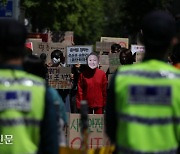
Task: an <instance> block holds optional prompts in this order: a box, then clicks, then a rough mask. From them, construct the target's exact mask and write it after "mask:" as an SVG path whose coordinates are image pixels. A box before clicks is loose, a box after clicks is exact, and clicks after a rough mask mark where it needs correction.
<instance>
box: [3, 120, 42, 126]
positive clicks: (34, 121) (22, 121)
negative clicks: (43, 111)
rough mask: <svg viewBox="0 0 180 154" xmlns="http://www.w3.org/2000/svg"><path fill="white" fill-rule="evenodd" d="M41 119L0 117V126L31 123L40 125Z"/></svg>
mask: <svg viewBox="0 0 180 154" xmlns="http://www.w3.org/2000/svg"><path fill="white" fill-rule="evenodd" d="M40 124H41V120H36V119H30V118H18V119H17V118H16V119H2V118H0V125H1V127H2V126H16V125H33V126H40Z"/></svg>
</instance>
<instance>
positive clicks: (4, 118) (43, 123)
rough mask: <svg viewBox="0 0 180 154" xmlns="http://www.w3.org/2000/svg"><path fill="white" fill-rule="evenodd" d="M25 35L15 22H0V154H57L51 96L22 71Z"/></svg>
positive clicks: (42, 81)
mask: <svg viewBox="0 0 180 154" xmlns="http://www.w3.org/2000/svg"><path fill="white" fill-rule="evenodd" d="M26 35H27V34H26V29H25V27H24V25H22V24H21V23H19V22H18V21H15V20H12V19H0V78H1V79H0V80H1V82H0V93H1V98H0V100H1V103H0V127H1V129H0V134H1V143H2V142H3V143H2V144H1V145H0V152H1V153H4V154H10V153H14V154H24V153H43V154H46V153H52V154H57V153H58V139H57V123H56V114H55V108H54V106H53V105H52V103H51V100H52V99H51V96H50V95H49V93H48V91H46V87H45V83H44V80H43V79H41V78H39V77H37V76H34V75H32V74H29V73H27V72H25V71H23V70H22V63H23V57H24V54H25V50H24V49H25V48H24V46H25V40H26ZM8 144H11V145H8Z"/></svg>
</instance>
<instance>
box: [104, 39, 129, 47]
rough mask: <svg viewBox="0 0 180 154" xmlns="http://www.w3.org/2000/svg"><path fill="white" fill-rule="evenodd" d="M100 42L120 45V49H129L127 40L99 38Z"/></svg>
mask: <svg viewBox="0 0 180 154" xmlns="http://www.w3.org/2000/svg"><path fill="white" fill-rule="evenodd" d="M101 42H113V43H118V44H120V45H121V47H125V48H128V47H129V39H128V38H115V37H101Z"/></svg>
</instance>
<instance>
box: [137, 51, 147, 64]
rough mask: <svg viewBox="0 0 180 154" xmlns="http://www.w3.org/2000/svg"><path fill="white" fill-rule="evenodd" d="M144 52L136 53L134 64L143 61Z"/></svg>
mask: <svg viewBox="0 0 180 154" xmlns="http://www.w3.org/2000/svg"><path fill="white" fill-rule="evenodd" d="M144 54H145V52H144V51H142V52H136V63H139V62H141V61H142V60H143V58H144Z"/></svg>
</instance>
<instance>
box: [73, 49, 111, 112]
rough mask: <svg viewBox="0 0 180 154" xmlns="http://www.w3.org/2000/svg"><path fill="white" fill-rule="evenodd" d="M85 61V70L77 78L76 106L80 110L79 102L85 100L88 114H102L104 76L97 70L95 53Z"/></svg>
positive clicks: (97, 59) (103, 73) (104, 98)
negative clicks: (86, 65)
mask: <svg viewBox="0 0 180 154" xmlns="http://www.w3.org/2000/svg"><path fill="white" fill-rule="evenodd" d="M87 61H88V67H87V69H86V70H84V71H83V73H81V74H80V76H79V80H78V90H77V95H76V105H77V108H78V109H80V102H81V100H87V102H88V107H89V113H90V114H92V113H94V114H103V109H104V107H105V103H106V96H107V91H106V90H107V78H106V74H105V72H104V71H102V70H100V69H98V68H97V67H98V64H99V58H98V56H97V54H96V53H94V52H92V53H91V54H90V55H89V56H88V58H87Z"/></svg>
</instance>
